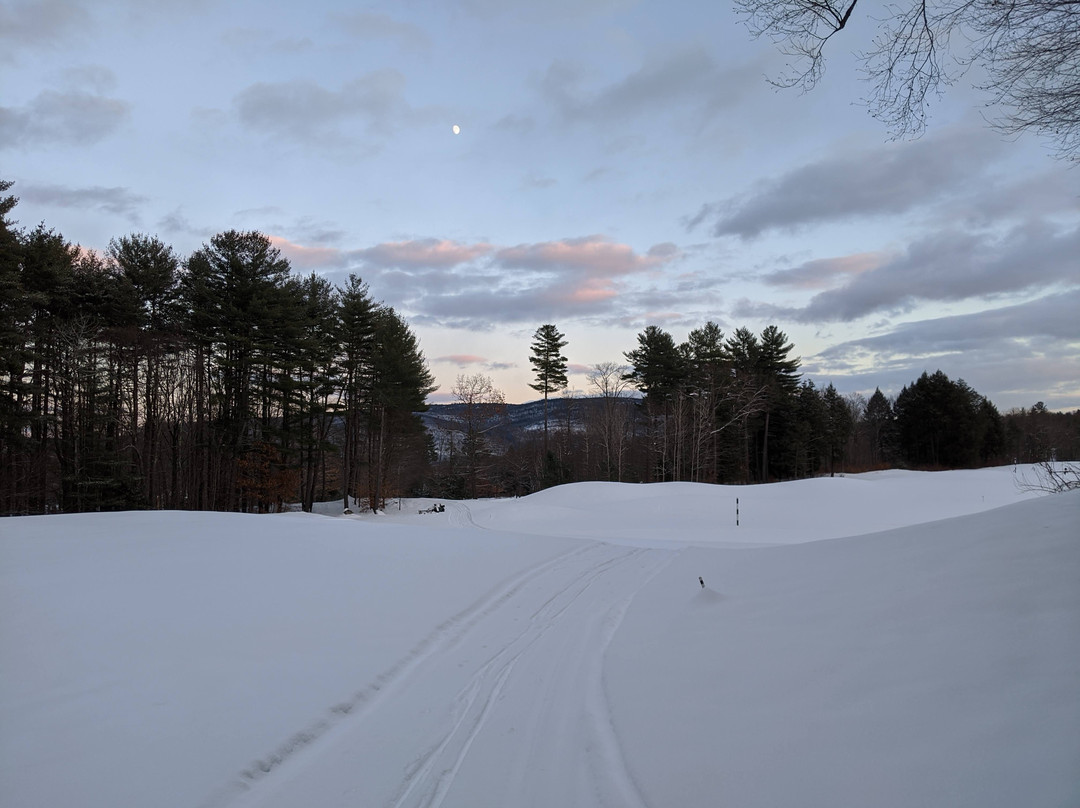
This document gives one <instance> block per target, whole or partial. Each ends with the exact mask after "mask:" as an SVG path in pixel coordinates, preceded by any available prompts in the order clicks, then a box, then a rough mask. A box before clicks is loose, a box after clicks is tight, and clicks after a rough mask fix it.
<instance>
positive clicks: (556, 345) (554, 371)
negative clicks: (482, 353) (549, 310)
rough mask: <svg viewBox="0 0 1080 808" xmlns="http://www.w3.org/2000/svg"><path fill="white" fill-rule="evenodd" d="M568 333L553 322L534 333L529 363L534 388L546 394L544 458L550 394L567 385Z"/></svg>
mask: <svg viewBox="0 0 1080 808" xmlns="http://www.w3.org/2000/svg"><path fill="white" fill-rule="evenodd" d="M567 344H568V343H567V341H566V335H565V334H562V333H560V332H559V329H558V328H556V327H555V326H554V325H553V324H551V323H545V324H544V325H542V326H540V327H539V328H538V329H536V333H534V334H533V342H532V346H531V347H532V356H530V357H529V363H530V364H531V365H532V366H533V372H534V373H535V374H536V383H535V384H530V385H529V387H531V388H532V389H533V390H536V391H537V392H538V393H543V395H544V458H545V462H546V459H547V455H548V396H549V395H550V394H551V393H557V392H558V391H559V390H562V389H563V388H565V387H566V385H567V381H566V357H565V356H563V355H562V349H563V348H565V347H566V346H567Z"/></svg>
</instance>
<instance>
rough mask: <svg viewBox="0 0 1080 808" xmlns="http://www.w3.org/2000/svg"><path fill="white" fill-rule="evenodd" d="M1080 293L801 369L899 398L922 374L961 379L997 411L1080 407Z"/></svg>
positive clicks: (926, 327)
mask: <svg viewBox="0 0 1080 808" xmlns="http://www.w3.org/2000/svg"><path fill="white" fill-rule="evenodd" d="M1078 310H1080V289H1073V290H1071V291H1068V292H1064V293H1059V294H1049V295H1044V296H1043V297H1040V298H1036V299H1035V300H1031V301H1027V302H1025V303H1018V304H1015V305H1011V306H1003V307H1000V308H995V309H988V310H985V311H980V312H975V313H971V314H962V315H954V316H950V317H939V318H934V319H928V320H917V321H912V322H907V323H903V324H901V325H900V326H898V327H896V328H894V329H893V330H891V331H889V332H888V333H885V334H879V335H876V336H872V337H864V338H861V339H856V340H850V341H847V342H843V343H840V344H838V345H834V346H832V347H830V348H827V349H826V350H824V351H822V352H821V353H819V354H818V355H817V356H815V357H810V358H809V359H808V360H807V361H806V362H805V363H804V370H805V371H806V372H807V373H808V374H809V375H814V376H830V377H833V378H844V379H847V380H848V383H849V384H851V383H859V382H860V381H861V382H863V383H864V386H865V387H868V388H872V387H873V386H877V385H880V386H881V387H882V388H883V389H889V390H891V391H893V392H896V391H898V390H899V389H900V387H901V386H903V385H905V384H908V383H910V382H911V381H913V380H914V379H915V378H917V377H918V376H919V374H921V373H922V372H923V371H924V370H928V371H933V370H936V369H938V368H940V369H942V370H944V371H945V372H946V373H947V374H948V375H949V376H951V377H953V378H964V379H965V380H966V381H967V382H968V383H969V384H971V385H972V386H973V387H975V389H977V390H978V391H979V392H980V393H982V394H983V395H986V396H987V397H989V398H990V399H991V400H992V401H994V402H995V403H996V404H998V406H1001V407H1011V406H1022V405H1023V406H1030V405H1031V404H1033V403H1034V402H1035V401H1036V400H1038V399H1044V400H1046V401H1047V403H1048V404H1050V405H1051V406H1053V407H1076V406H1077V402H1078V401H1080V331H1078V329H1077V326H1076V311H1078Z"/></svg>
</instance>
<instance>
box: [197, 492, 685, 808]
mask: <svg viewBox="0 0 1080 808" xmlns="http://www.w3.org/2000/svg"><path fill="white" fill-rule="evenodd" d="M459 517H463V519H462V521H465V522H467V523H472V514H471V513H469V512H468V511H466V512H465V513H464V514H460V515H459ZM676 552H677V551H669V550H656V549H644V548H631V547H622V546H617V545H610V544H605V543H601V542H589V543H587V544H584V545H583V546H582V547H580V548H577V549H575V550H573V551H570V552H568V553H564V554H562V555H559V556H556V557H555V558H554V559H550V560H548V561H546V562H543V563H541V564H537V565H535V566H533V567H530V568H529V569H527V570H525V571H523V572H521V573H519V574H518V575H517V576H516V577H515V578H513V579H511V580H510V581H508V582H506V583H504V584H503V585H502V586H501V587H500V588H498V589H497V590H495V591H493V592H491V593H489V594H488V595H486V596H485V597H483V598H481V599H480V600H478V601H477V602H475V603H474V604H472V605H471V606H469V607H468V608H466V609H465V610H463V611H462V612H460V613H458V614H456V615H454V616H453V617H451V618H450V619H448V620H446V621H445V622H444V623H442V624H441V625H439V626H438V627H437V628H436V629H434V630H433V631H432V632H431V633H430V634H429V635H428V636H427V637H425V638H423V639H422V640H421V641H420V642H419V643H418V644H417V645H416V646H414V648H413V649H412V651H410V653H409V654H408V655H406V656H405V657H404V658H402V659H401V660H399V661H398V662H397V663H396V664H395V665H394V666H393V667H392V668H390V669H389V670H387V671H385V672H384V673H382V674H381V675H380V676H379V677H377V679H376V680H375V681H373V682H368V683H366V684H365V685H364V686H363V687H361V688H359V689H358V690H357V691H356V692H355V693H354V694H353V695H352V696H351V697H350V698H349V699H347V700H345V701H338V702H336V703H333V704H330V705H328V707H327V710H326V713H325V715H324V716H322V717H319V718H317V719H315V720H314V721H313V722H312V723H311V724H310V725H309V726H307V727H304V728H301V729H298V731H297V732H296V733H295V734H294V735H293V736H292V737H291V738H289V739H286V740H284V742H283V743H282V744H281V746H280V747H279V748H278V749H276V750H260V751H261V752H262V753H263V754H262V756H261V757H255V759H254V762H253V764H252V765H251V766H250V767H248V768H247V769H245V770H244V771H242V772H240V773H238V775H237V777H236V778H235V779H234V780H233V781H232V782H230V783H228V784H225V785H224V786H223V788H221V789H220V790H219V791H218V792H217V793H216V794H214V795H211V796H210V798H209V799H208V800H207V801H206V802H205V806H207V808H254V807H255V806H258V807H259V808H287V807H289V808H291V807H292V806H296V805H308V806H321V807H324V808H331V806H365V808H366V807H367V806H380V807H385V808H439V807H440V806H442V807H444V808H450V807H451V806H462V808H464V807H465V806H476V805H481V804H483V805H505V806H514V808H529V806H536V807H537V808H539V807H540V806H552V805H559V806H565V808H573V807H574V806H590V808H603V807H604V806H612V807H613V808H614V807H615V806H618V808H647V806H648V803H647V801H646V800H645V799H644V797H643V796H642V795H641V793H640V791H639V789H638V787H637V785H636V783H635V780H634V776H633V772H632V769H631V767H629V766H628V765H627V763H626V761H625V760H624V758H623V755H622V752H621V749H620V745H619V741H618V737H617V736H616V733H615V730H614V727H613V725H612V721H611V716H610V712H609V709H608V701H607V697H606V695H605V691H604V676H603V665H604V654H605V651H606V649H607V647H608V645H609V644H610V642H611V640H612V638H613V637H614V636H615V633H616V632H617V630H618V627H619V624H620V623H621V621H622V619H623V616H624V615H625V613H626V610H627V609H628V608H629V606H630V603H631V602H632V600H633V598H634V595H635V594H636V593H637V592H638V590H640V589H641V587H643V586H644V585H645V584H646V583H647V582H648V581H649V580H650V579H651V578H652V577H653V576H654V575H656V574H657V573H658V572H659V571H660V570H661V569H663V567H664V566H665V565H666V564H667V563H668V562H669V561H670V560H671V559H672V558H673V557H674V555H675V553H676Z"/></svg>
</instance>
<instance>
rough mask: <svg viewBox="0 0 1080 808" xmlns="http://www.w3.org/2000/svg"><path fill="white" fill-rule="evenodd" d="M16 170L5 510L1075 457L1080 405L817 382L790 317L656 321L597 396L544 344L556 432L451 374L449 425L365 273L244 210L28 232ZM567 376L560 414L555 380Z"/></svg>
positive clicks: (3, 366) (934, 383) (8, 240)
mask: <svg viewBox="0 0 1080 808" xmlns="http://www.w3.org/2000/svg"><path fill="white" fill-rule="evenodd" d="M10 188H11V183H10V182H3V181H0V513H3V514H27V513H53V512H76V511H95V510H116V509H134V508H169V509H192V510H241V511H273V510H279V509H281V508H283V507H284V506H285V505H286V504H290V505H292V504H299V506H300V507H302V508H303V509H304V510H310V509H311V508H312V505H313V503H314V502H316V501H325V500H328V499H335V498H336V499H341V500H342V501H343V507H345V508H348V507H355V506H356V505H357V503H359V504H360V505H361V506H362V507H366V508H381V507H384V506H385V503H386V502H387V500H388V499H389V498H392V497H400V496H407V495H428V496H444V497H457V496H498V495H514V494H524V493H529V492H531V491H535V490H538V489H540V488H543V487H546V486H549V485H554V484H558V483H563V482H571V481H580V480H615V481H625V482H634V481H641V482H649V481H662V480H690V481H699V482H728V483H749V482H763V481H770V480H780V479H792V478H797V477H805V476H811V475H816V474H822V473H829V472H836V471H840V470H848V471H850V470H861V469H869V468H882V467H887V466H894V465H906V466H909V467H918V468H946V467H959V466H976V465H984V464H990V463H1000V462H1012V461H1014V460H1018V461H1020V462H1035V461H1039V460H1044V459H1049V458H1050V457H1051V456H1054V455H1055V454H1057V455H1058V456H1060V457H1061V458H1062V459H1064V457H1066V456H1070V457H1076V456H1077V455H1078V448H1080V446H1078V444H1080V412H1078V413H1072V414H1061V413H1051V412H1048V411H1047V410H1046V408H1045V407H1042V405H1036V406H1035V407H1033V408H1032V409H1031V410H1019V411H1015V412H1010V413H1006V414H1005V415H1004V416H1002V415H1001V414H999V413H998V411H997V409H996V408H995V407H994V405H993V404H992V403H991V402H990V401H988V400H987V399H986V398H985V397H983V396H981V395H979V394H978V393H977V392H976V391H974V390H972V389H971V388H970V387H968V386H967V385H966V384H964V382H963V381H953V380H950V379H949V378H948V377H947V376H945V374H944V373H942V372H940V371H938V372H936V373H934V374H923V376H921V377H920V378H919V379H918V380H916V381H914V382H912V383H911V384H910V385H908V386H907V387H905V388H904V389H903V390H902V391H901V392H900V394H899V395H897V396H896V397H895V399H889V398H887V397H886V396H884V395H883V394H882V393H881V392H880V391H876V392H875V393H874V394H873V395H872V396H871V397H870V398H869V399H864V398H863V397H861V396H859V395H855V394H849V395H846V396H845V395H841V394H840V393H839V392H838V391H837V390H836V389H835V388H834V387H833V386H832V385H831V384H830V385H828V386H827V387H825V388H824V389H819V388H817V387H815V385H814V384H813V382H811V381H810V380H808V379H803V378H802V377H801V375H800V373H799V367H800V364H799V360H798V359H797V358H795V357H793V356H792V350H793V346H792V345H791V344H790V343H789V342H788V339H787V337H786V336H785V335H784V333H783V332H782V331H780V330H779V329H778V328H776V327H775V326H769V327H768V328H766V329H764V330H763V331H762V332H761V333H760V334H754V333H753V332H751V331H749V330H748V329H745V328H740V329H737V330H736V331H734V332H733V333H732V334H730V335H727V336H726V335H724V334H723V333H722V331H721V330H720V328H719V327H718V326H716V325H715V324H713V323H707V324H706V325H704V326H702V327H701V328H698V329H695V330H693V331H691V332H690V334H689V336H688V338H687V340H686V341H685V342H684V343H681V344H679V343H676V342H675V340H674V339H673V338H672V336H671V335H670V334H668V333H667V332H665V331H664V330H662V329H660V328H658V327H655V326H650V327H648V328H646V329H645V330H644V331H643V332H642V333H641V334H639V335H638V338H637V346H636V347H635V348H634V349H632V350H630V351H627V352H626V354H625V355H624V357H625V360H626V361H625V363H614V362H608V363H601V364H599V365H596V366H594V367H593V369H592V372H591V373H590V375H589V389H588V391H587V392H588V398H587V399H586V398H581V399H579V400H574V399H573V398H572V397H569V396H567V395H566V393H565V387H566V374H565V357H563V356H562V355H561V353H560V351H561V349H562V347H563V346H564V345H566V344H567V341H566V340H565V339H564V338H563V335H562V334H561V333H559V332H558V330H557V329H556V328H555V326H554V325H551V324H548V325H545V326H542V327H541V329H539V330H538V332H537V341H536V343H535V344H534V345H533V351H534V356H533V357H532V358H530V362H532V363H533V365H534V369H535V371H536V373H537V384H535V385H533V386H534V389H536V390H537V391H538V392H541V393H542V394H543V396H544V400H543V407H544V409H543V413H544V417H543V424H544V428H543V430H542V431H540V430H536V431H534V432H531V433H529V434H528V435H526V436H524V438H523V439H522V438H521V436H519V439H516V440H513V441H507V440H504V439H502V438H500V437H499V436H500V435H505V432H500V431H499V430H498V429H496V428H495V427H496V426H497V425H498V424H499V423H501V422H502V421H503V420H504V419H505V403H504V399H503V396H502V394H501V393H500V392H499V391H498V390H497V389H496V388H495V386H494V384H493V382H492V380H491V379H489V378H487V377H484V376H482V375H480V374H477V375H474V376H459V378H458V380H457V383H456V384H455V385H453V387H452V389H451V391H450V392H451V394H452V395H453V397H454V399H455V400H456V401H457V402H459V403H460V404H461V405H462V412H463V415H462V417H461V418H460V419H459V420H458V422H457V424H456V426H455V429H454V432H455V434H454V435H452V436H450V438H449V439H446V436H445V435H444V436H438V437H440V440H439V445H438V446H436V440H435V439H434V438H435V437H436V436H433V435H432V434H430V433H429V432H428V431H427V430H426V429H425V428H424V425H423V423H422V421H421V419H420V417H419V415H418V414H419V413H422V412H424V410H425V409H426V404H425V401H426V399H427V397H428V395H429V394H430V393H431V392H433V391H434V389H435V385H434V377H433V375H432V374H431V372H430V370H429V369H428V367H427V363H426V360H425V358H424V355H423V352H422V351H421V348H420V345H419V343H418V341H417V338H416V336H415V334H414V333H413V332H412V330H411V329H410V327H409V325H408V323H407V322H406V321H405V320H404V319H403V318H402V317H401V316H400V315H399V314H398V313H397V312H396V311H394V309H393V308H391V307H389V306H387V305H385V304H382V303H379V302H377V301H376V300H375V298H373V296H372V294H371V292H370V290H369V289H368V287H367V285H366V284H365V283H364V282H363V281H362V280H361V279H360V278H358V277H357V276H355V275H351V276H350V277H349V279H348V281H347V282H346V283H345V284H344V285H343V286H335V285H334V284H332V283H330V282H329V281H328V280H327V279H326V278H324V277H322V276H319V275H316V274H311V275H308V276H304V277H301V276H297V275H295V274H294V273H293V272H292V269H291V267H290V265H289V262H288V261H287V259H285V258H284V257H283V256H282V255H281V254H280V253H279V251H278V250H277V249H275V248H274V247H273V245H272V243H271V242H270V240H269V239H268V238H267V237H266V236H264V235H262V234H260V233H258V232H239V231H235V230H230V231H227V232H223V233H219V234H217V235H215V236H213V237H212V238H210V239H209V240H208V241H207V242H206V243H204V244H203V245H202V246H201V247H200V248H199V249H198V250H196V251H195V252H193V253H192V254H191V255H189V256H186V257H181V256H178V255H177V254H176V253H175V252H174V251H173V249H172V248H171V247H170V246H168V245H166V244H164V243H163V242H161V241H160V240H159V239H158V238H156V237H152V236H147V235H142V234H132V235H128V236H124V237H121V238H118V239H115V240H113V241H112V242H111V243H110V244H109V247H108V249H107V250H106V251H105V253H103V254H99V253H96V252H92V251H87V250H83V249H80V248H79V247H77V246H75V245H72V244H70V243H69V242H67V241H66V240H65V239H64V238H63V236H62V235H61V234H59V233H57V232H55V231H53V230H51V229H49V228H47V227H46V226H45V225H44V224H42V225H39V226H37V227H36V228H33V229H28V230H23V229H20V228H18V227H17V226H16V224H15V223H14V221H13V220H12V218H11V217H10V214H11V213H12V211H13V210H14V208H15V205H16V203H17V200H16V198H15V197H14V196H13V195H5V192H7V191H8V190H9V189H10ZM560 390H562V400H560V401H559V402H558V404H559V406H558V408H557V412H558V413H559V415H556V416H553V417H552V418H551V422H550V423H549V418H548V403H549V402H548V397H549V395H551V394H558V393H559V392H560Z"/></svg>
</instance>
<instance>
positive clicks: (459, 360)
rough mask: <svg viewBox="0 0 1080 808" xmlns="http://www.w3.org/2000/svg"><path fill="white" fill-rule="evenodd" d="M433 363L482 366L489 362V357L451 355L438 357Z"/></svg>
mask: <svg viewBox="0 0 1080 808" xmlns="http://www.w3.org/2000/svg"><path fill="white" fill-rule="evenodd" d="M431 361H433V362H446V363H447V364H450V365H457V366H458V367H465V366H466V365H482V364H484V363H485V362H487V357H484V356H476V355H475V354H449V355H447V356H436V357H435V358H434V359H433V360H431Z"/></svg>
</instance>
